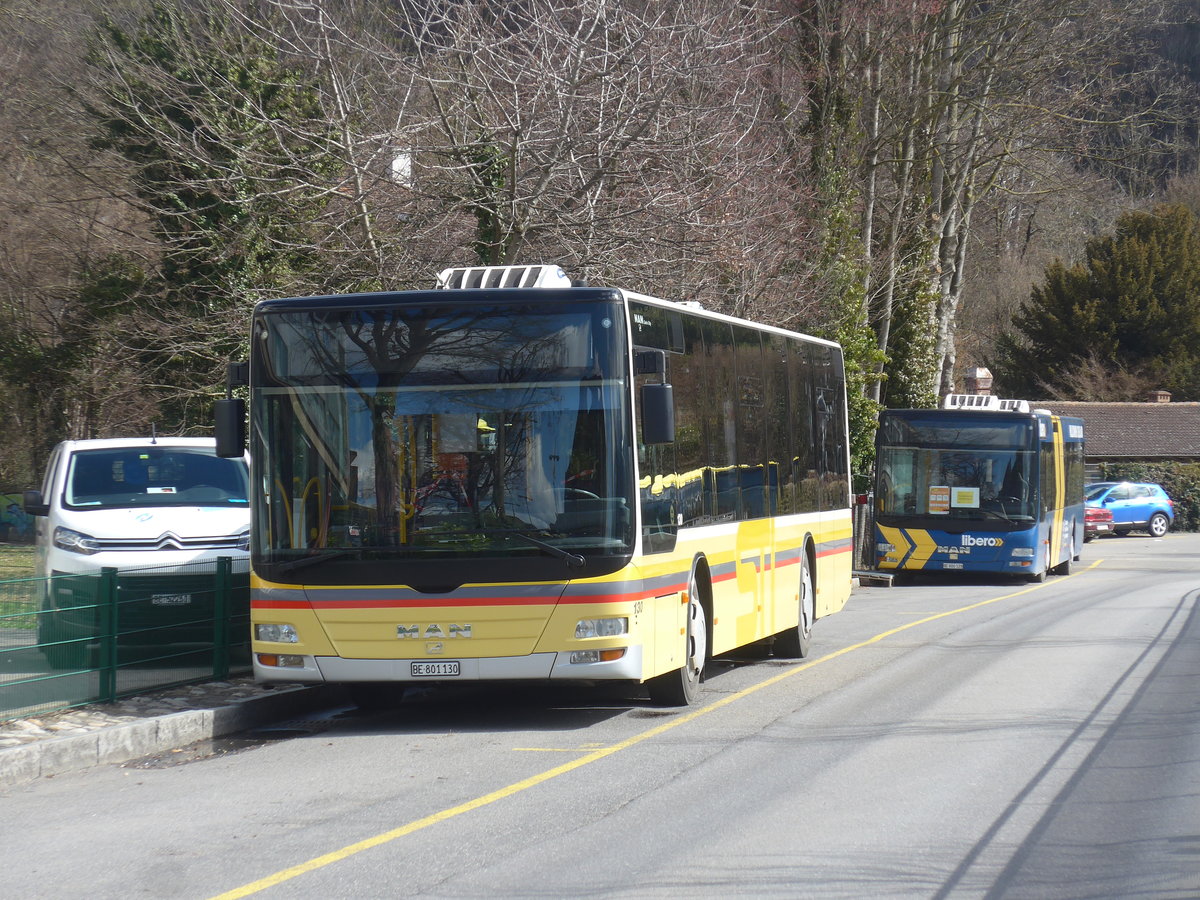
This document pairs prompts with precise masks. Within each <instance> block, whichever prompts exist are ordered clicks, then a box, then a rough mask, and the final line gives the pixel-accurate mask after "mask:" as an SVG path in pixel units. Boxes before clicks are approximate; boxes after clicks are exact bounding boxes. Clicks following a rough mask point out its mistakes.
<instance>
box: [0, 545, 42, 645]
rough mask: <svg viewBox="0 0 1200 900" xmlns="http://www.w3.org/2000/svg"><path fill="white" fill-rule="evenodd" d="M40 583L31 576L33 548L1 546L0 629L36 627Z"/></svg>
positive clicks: (27, 546)
mask: <svg viewBox="0 0 1200 900" xmlns="http://www.w3.org/2000/svg"><path fill="white" fill-rule="evenodd" d="M42 584H43V582H42V579H40V578H34V577H33V547H31V546H29V545H28V544H0V629H4V630H7V629H10V628H22V629H32V628H34V627H35V626H36V625H37V615H36V614H37V611H38V607H39V605H40V604H39V598H40V597H41V593H42Z"/></svg>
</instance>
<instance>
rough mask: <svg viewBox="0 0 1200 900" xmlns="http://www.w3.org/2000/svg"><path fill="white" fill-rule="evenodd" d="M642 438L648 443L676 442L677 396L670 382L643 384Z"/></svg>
mask: <svg viewBox="0 0 1200 900" xmlns="http://www.w3.org/2000/svg"><path fill="white" fill-rule="evenodd" d="M642 439H643V440H644V441H645V442H646V443H647V444H672V443H674V442H675V397H674V394H673V392H672V390H671V386H670V385H669V384H644V385H642Z"/></svg>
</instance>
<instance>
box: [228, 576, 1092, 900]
mask: <svg viewBox="0 0 1200 900" xmlns="http://www.w3.org/2000/svg"><path fill="white" fill-rule="evenodd" d="M1103 561H1104V560H1099V559H1098V560H1096V561H1095V562H1094V563H1092V564H1091V565H1090V566H1088V568H1087V569H1085V570H1084V571H1088V570H1090V569H1094V568H1096V567H1097V566H1099V565H1100V564H1101V563H1102V562H1103ZM1078 574H1081V573H1078V572H1077V573H1075V574H1073V575H1068V576H1066V577H1067V578H1074V577H1075V575H1078ZM1061 580H1063V579H1056V580H1055V582H1043V583H1041V584H1033V585H1030V586H1029V587H1027V588H1024V589H1023V590H1020V591H1015V592H1014V593H1011V594H1004V595H1002V596H999V597H993V598H992V599H990V600H981V601H979V602H978V603H972V604H970V605H969V606H961V607H959V608H958V609H951V610H947V611H946V612H940V613H934V614H933V615H929V616H925V617H924V618H922V619H917V620H915V621H912V622H909V623H908V624H906V625H900V626H898V627H896V628H892V629H890V630H888V631H882V632H880V633H879V634H877V635H875V636H874V637H870V638H867V639H866V640H865V641H860V642H859V643H857V644H852V645H850V646H849V647H843V648H842V649H841V650H835V651H834V652H833V653H829V654H826V655H825V656H822V657H821V658H820V659H815V660H810V661H809V662H806V663H802V664H800V665H797V666H793V667H791V668H788V669H785V670H784V671H782V672H780V673H779V674H777V675H773V676H771V677H770V678H768V679H766V680H765V681H760V682H758V683H757V684H752V685H750V687H747V688H743V689H742V690H740V691H738V692H736V693H733V694H727V695H726V696H724V697H722V698H720V699H719V700H716V701H714V702H712V703H710V704H709V705H708V706H703V707H700V708H699V709H694V710H691V711H690V712H686V713H682V714H680V715H679V716H677V717H676V718H673V719H671V720H670V721H669V722H663V723H662V724H661V725H657V726H655V727H654V728H650V729H648V730H646V731H643V732H640V733H639V734H635V735H633V736H632V737H628V738H626V739H625V740H623V741H619V742H617V743H615V744H611V745H609V746H606V747H601V748H599V749H596V750H592V751H590V752H587V753H585V755H583V756H581V757H580V758H579V759H575V760H571V761H570V762H565V763H563V764H562V765H559V766H555V767H554V768H552V769H547V770H546V771H544V772H539V773H538V774H537V775H532V776H530V777H529V778H526V779H524V780H522V781H518V782H515V783H513V784H510V785H508V786H507V787H503V788H500V789H499V790H496V791H492V792H491V793H490V794H484V795H483V796H481V797H476V798H475V799H474V800H468V801H467V802H466V803H460V804H459V805H458V806H452V807H450V808H449V809H444V810H442V811H441V812H436V813H433V814H432V815H428V816H425V817H424V818H421V819H417V820H415V821H413V822H409V823H408V824H407V825H401V826H400V827H399V828H393V829H392V830H391V831H385V832H383V833H382V834H377V835H375V836H374V837H369V838H366V839H365V840H361V841H357V842H355V843H353V844H348V845H347V846H345V847H342V848H341V849H339V850H334V851H332V852H330V853H326V854H324V855H322V856H317V857H314V858H313V859H310V860H308V861H307V862H303V863H300V864H299V865H295V866H292V867H291V868H287V869H283V870H281V871H279V872H276V873H275V874H273V875H268V876H267V877H265V878H260V879H259V880H258V881H252V882H250V883H249V884H245V885H242V886H241V887H239V888H234V889H233V890H232V891H227V892H226V893H224V894H218V895H217V896H216V897H214V898H213V900H235V898H238V897H249V896H250V895H251V894H256V893H258V892H259V891H263V890H266V889H267V888H270V887H275V886H276V885H279V884H282V883H283V882H285V881H290V880H291V879H293V878H296V877H298V876H300V875H304V874H305V873H307V872H313V871H316V870H317V869H321V868H324V867H325V866H328V865H331V864H333V863H335V862H340V861H342V860H344V859H348V858H349V857H351V856H354V855H355V854H358V853H362V852H363V851H364V850H370V849H371V848H372V847H379V846H381V845H382V844H387V843H390V842H392V841H394V840H397V839H398V838H402V837H406V836H407V835H410V834H413V833H414V832H417V831H422V830H423V829H425V828H428V827H429V826H431V825H437V824H439V823H440V822H445V821H447V820H449V819H453V818H456V817H457V816H461V815H462V814H463V813H468V812H471V811H473V810H476V809H480V808H481V807H484V806H489V805H491V804H492V803H495V802H496V801H498V800H504V799H505V798H507V797H512V796H513V795H515V794H519V793H521V792H522V791H527V790H529V789H530V788H532V787H536V786H537V785H539V784H544V783H545V782H547V781H552V780H553V779H555V778H558V777H559V776H560V775H566V774H567V773H568V772H573V771H575V770H576V769H580V768H582V767H583V766H586V765H590V764H591V763H594V762H597V761H599V760H601V759H604V758H605V757H608V756H612V755H613V754H614V753H619V752H621V751H622V750H628V749H629V748H630V747H634V746H636V745H638V744H641V743H643V742H645V741H648V740H650V739H651V738H654V737H658V736H659V735H660V734H664V733H666V732H668V731H670V730H671V729H673V728H678V727H679V726H680V725H686V724H687V723H688V722H693V721H695V720H696V719H698V718H700V717H701V716H704V715H707V714H708V713H710V712H713V711H715V710H718V709H721V708H723V707H726V706H728V705H729V704H731V703H733V702H735V701H737V700H741V699H743V698H744V697H748V696H750V695H751V694H754V693H757V692H758V691H761V690H763V689H764V688H768V687H771V686H773V685H776V684H778V683H779V682H781V681H783V680H785V679H787V678H791V677H793V676H795V675H799V674H800V673H801V672H805V671H807V670H809V669H812V668H815V667H816V666H819V665H821V664H822V663H827V662H830V661H831V660H835V659H838V658H839V657H842V656H845V655H847V654H848V653H852V652H854V651H855V650H861V649H863V648H864V647H869V646H871V645H872V644H878V643H879V642H880V641H882V640H885V639H886V638H889V637H892V636H893V635H897V634H899V633H900V632H902V631H908V630H909V629H910V628H916V627H917V626H918V625H925V624H928V623H929V622H936V621H937V620H938V619H945V618H947V617H949V616H955V615H958V614H960V613H965V612H970V611H971V610H974V609H980V608H982V607H984V606H989V605H991V604H993V603H999V602H1000V601H1001V600H1010V599H1012V598H1013V597H1020V596H1021V595H1022V594H1028V593H1029V592H1031V591H1036V590H1039V589H1040V588H1043V587H1046V586H1047V585H1048V584H1051V583H1057V582H1058V581H1061ZM579 752H583V751H579Z"/></svg>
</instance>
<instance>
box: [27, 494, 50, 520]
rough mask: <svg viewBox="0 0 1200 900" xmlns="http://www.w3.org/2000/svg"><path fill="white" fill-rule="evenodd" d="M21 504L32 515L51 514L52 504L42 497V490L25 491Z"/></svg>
mask: <svg viewBox="0 0 1200 900" xmlns="http://www.w3.org/2000/svg"><path fill="white" fill-rule="evenodd" d="M21 506H22V507H23V508H24V510H25V512H27V513H28V514H29V515H31V516H48V515H50V504H48V503H47V502H46V501H45V499H44V498H43V497H42V492H41V491H25V492H24V493H23V494H22V495H21Z"/></svg>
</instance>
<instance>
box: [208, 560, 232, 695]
mask: <svg viewBox="0 0 1200 900" xmlns="http://www.w3.org/2000/svg"><path fill="white" fill-rule="evenodd" d="M232 571H233V560H232V559H231V558H230V557H228V556H222V557H219V558H218V559H217V577H216V584H215V586H214V587H215V591H216V593H215V595H214V596H213V679H214V680H216V681H225V680H226V679H227V678H229V610H230V607H231V606H232V604H231V603H230V593H231V591H232V588H233V579H232V578H231V577H230V575H231V573H232Z"/></svg>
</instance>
